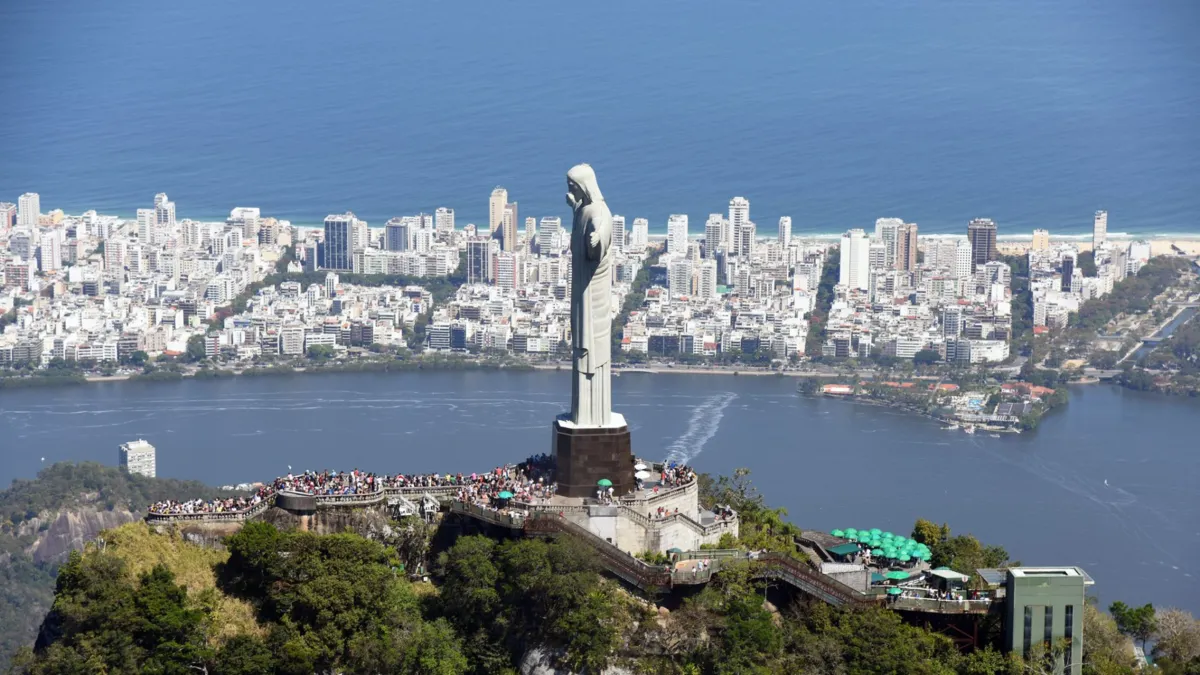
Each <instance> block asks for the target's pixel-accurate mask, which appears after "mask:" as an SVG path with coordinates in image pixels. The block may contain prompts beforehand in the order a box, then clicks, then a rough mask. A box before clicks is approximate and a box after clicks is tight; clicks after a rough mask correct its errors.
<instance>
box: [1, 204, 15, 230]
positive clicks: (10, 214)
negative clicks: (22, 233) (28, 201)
mask: <svg viewBox="0 0 1200 675" xmlns="http://www.w3.org/2000/svg"><path fill="white" fill-rule="evenodd" d="M16 224H17V205H16V204H13V203H12V202H0V234H5V233H7V232H8V231H9V230H11V229H12V228H13V226H14V225H16Z"/></svg>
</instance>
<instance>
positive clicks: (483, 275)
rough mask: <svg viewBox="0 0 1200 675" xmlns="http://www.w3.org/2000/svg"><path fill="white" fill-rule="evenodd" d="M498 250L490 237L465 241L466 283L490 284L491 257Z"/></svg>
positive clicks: (494, 241)
mask: <svg viewBox="0 0 1200 675" xmlns="http://www.w3.org/2000/svg"><path fill="white" fill-rule="evenodd" d="M498 249H499V245H498V244H497V243H496V240H494V239H492V238H491V237H471V238H470V239H468V240H467V283H469V284H490V283H492V279H493V276H492V257H493V256H494V255H495V252H496V251H497V250H498Z"/></svg>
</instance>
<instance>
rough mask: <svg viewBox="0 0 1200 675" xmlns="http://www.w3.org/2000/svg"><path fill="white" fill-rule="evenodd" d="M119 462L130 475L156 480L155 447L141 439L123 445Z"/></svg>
mask: <svg viewBox="0 0 1200 675" xmlns="http://www.w3.org/2000/svg"><path fill="white" fill-rule="evenodd" d="M118 461H119V462H120V465H121V468H122V469H125V470H126V471H127V472H129V473H136V474H139V475H142V476H146V477H147V478H154V477H155V475H156V470H155V452H154V446H153V445H150V444H149V443H147V442H146V441H144V440H142V439H140V438H139V439H138V440H136V441H130V442H128V443H122V444H121V451H120V456H119V457H118Z"/></svg>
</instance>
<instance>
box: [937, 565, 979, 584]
mask: <svg viewBox="0 0 1200 675" xmlns="http://www.w3.org/2000/svg"><path fill="white" fill-rule="evenodd" d="M929 573H930V574H932V575H933V576H935V577H938V578H941V579H946V580H947V581H961V582H964V583H966V581H967V580H968V579H970V577H968V576H967V575H965V574H961V573H959V572H955V571H954V570H951V569H941V568H938V569H936V570H929Z"/></svg>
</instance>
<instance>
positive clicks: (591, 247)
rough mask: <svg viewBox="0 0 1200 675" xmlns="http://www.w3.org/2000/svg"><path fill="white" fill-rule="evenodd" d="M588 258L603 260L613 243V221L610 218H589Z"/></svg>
mask: <svg viewBox="0 0 1200 675" xmlns="http://www.w3.org/2000/svg"><path fill="white" fill-rule="evenodd" d="M587 234H588V236H587V243H588V246H587V254H588V256H587V257H588V260H601V259H602V258H604V256H605V255H607V254H608V249H609V246H611V245H612V221H611V220H610V219H608V218H604V217H599V218H589V219H588V226H587Z"/></svg>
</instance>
